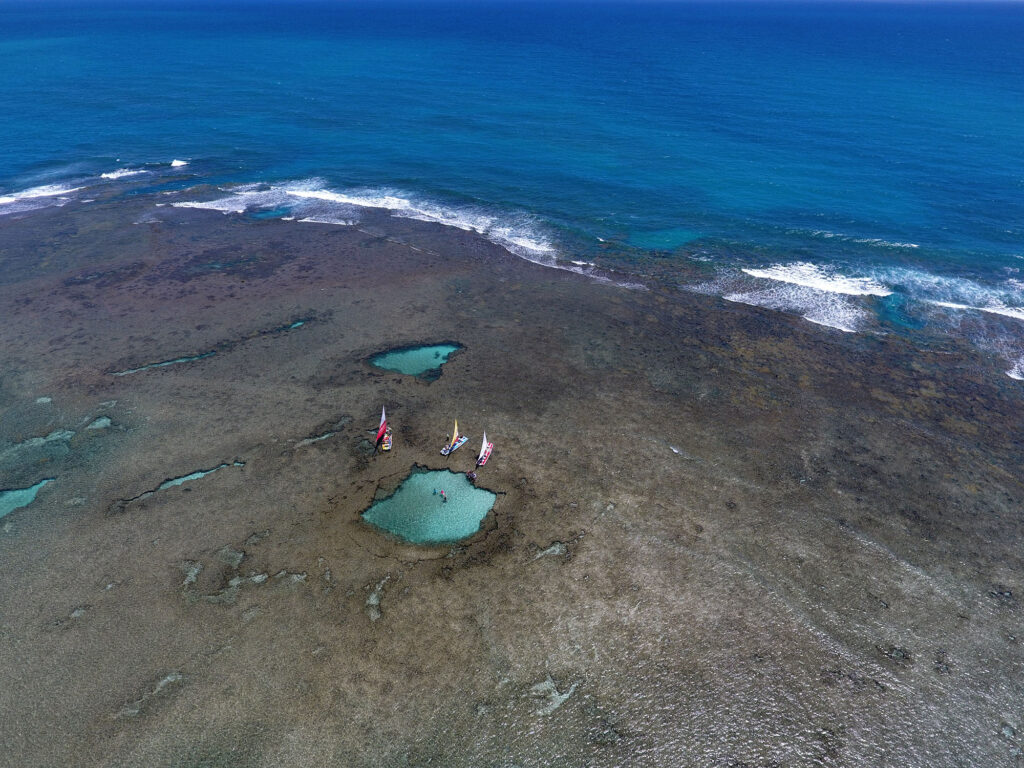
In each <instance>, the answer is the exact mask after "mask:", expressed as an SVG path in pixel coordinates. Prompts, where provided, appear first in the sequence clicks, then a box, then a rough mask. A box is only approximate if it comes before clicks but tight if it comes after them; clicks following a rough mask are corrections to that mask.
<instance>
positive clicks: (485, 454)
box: [476, 443, 494, 467]
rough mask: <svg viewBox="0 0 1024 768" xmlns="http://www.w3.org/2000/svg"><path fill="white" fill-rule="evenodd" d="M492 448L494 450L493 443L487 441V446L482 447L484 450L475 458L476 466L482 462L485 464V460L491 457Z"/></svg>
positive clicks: (481, 464) (480, 465) (479, 465)
mask: <svg viewBox="0 0 1024 768" xmlns="http://www.w3.org/2000/svg"><path fill="white" fill-rule="evenodd" d="M493 450H494V443H488V444H487V447H486V448H485V449H484V452H483V453H482V454H481V455H480V458H478V459H477V460H476V465H477V466H478V467H482V466H483V465H484V464H486V463H487V460H488V459H489V458H491V451H493Z"/></svg>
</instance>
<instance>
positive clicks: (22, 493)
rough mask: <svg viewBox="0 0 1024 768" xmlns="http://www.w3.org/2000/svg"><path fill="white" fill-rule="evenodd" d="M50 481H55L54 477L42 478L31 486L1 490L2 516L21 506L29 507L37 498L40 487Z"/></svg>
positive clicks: (0, 506) (0, 508)
mask: <svg viewBox="0 0 1024 768" xmlns="http://www.w3.org/2000/svg"><path fill="white" fill-rule="evenodd" d="M50 482H53V478H52V477H49V478H47V479H46V480H40V481H39V482H38V483H36V484H35V485H33V486H31V487H30V488H13V489H11V490H9V491H0V517H4V516H5V515H7V514H8V513H10V512H13V511H14V510H16V509H19V508H21V507H27V506H28V505H29V504H31V503H32V502H33V501H35V500H36V494H37V493H39V489H40V488H42V487H43V486H44V485H46V484H47V483H50Z"/></svg>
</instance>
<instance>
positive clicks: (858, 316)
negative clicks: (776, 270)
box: [722, 286, 869, 333]
mask: <svg viewBox="0 0 1024 768" xmlns="http://www.w3.org/2000/svg"><path fill="white" fill-rule="evenodd" d="M722 298H723V299H725V300H726V301H733V302H736V303H739V304H751V305H753V306H756V307H764V308H765V309H773V310H775V311H777V312H787V313H792V312H795V313H798V314H799V315H800V316H801V317H803V319H804V320H807V321H808V322H811V323H815V324H816V325H824V326H827V327H829V328H835V329H836V330H839V331H843V332H844V333H856V332H857V331H859V330H861V329H862V328H863V326H864V325H865V324H866V323H867V321H868V317H869V316H868V313H867V312H866V311H865V310H864V309H863V308H861V307H858V306H855V305H854V304H852V303H851V300H850V299H847V298H845V297H842V296H837V295H834V294H832V295H829V294H828V293H824V292H821V291H815V290H814V289H809V288H805V287H800V286H793V287H788V286H787V287H780V288H777V289H769V290H763V291H748V292H736V293H727V294H725V295H723V296H722Z"/></svg>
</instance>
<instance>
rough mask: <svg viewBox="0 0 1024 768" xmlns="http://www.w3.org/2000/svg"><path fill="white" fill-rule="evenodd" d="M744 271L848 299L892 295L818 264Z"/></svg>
mask: <svg viewBox="0 0 1024 768" xmlns="http://www.w3.org/2000/svg"><path fill="white" fill-rule="evenodd" d="M742 271H743V272H745V273H746V274H748V275H750V276H751V277H757V278H761V279H764V280H775V281H778V282H782V283H792V284H793V285H802V286H804V287H805V288H814V289H815V290H818V291H828V292H830V293H843V294H846V295H848V296H888V295H889V294H891V293H892V291H891V290H889V289H888V288H886V287H885V286H884V285H882V284H881V283H879V282H877V281H875V280H874V279H872V278H870V277H847V276H845V275H841V274H838V273H834V272H833V273H830V272H826V271H825V270H824V269H822V268H821V267H819V266H817V265H816V264H810V263H808V262H802V261H798V262H794V263H792V264H773V265H772V266H770V267H765V268H763V269H751V268H746V267H745V268H743V270H742Z"/></svg>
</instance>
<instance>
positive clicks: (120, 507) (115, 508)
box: [110, 461, 245, 512]
mask: <svg viewBox="0 0 1024 768" xmlns="http://www.w3.org/2000/svg"><path fill="white" fill-rule="evenodd" d="M244 466H245V462H244V461H231V462H224V463H223V464H218V465H217V466H215V467H211V468H210V469H200V470H197V471H195V472H190V473H189V474H187V475H181V476H180V477H172V478H170V479H169V480H164V481H163V482H162V483H160V485H158V486H157V487H156V488H152V489H150V490H148V491H143V492H142V493H140V494H139V495H138V496H132V497H131V498H130V499H118V500H117V501H115V502H114V503H113V504H111V505H110V511H111V512H119V511H121V512H123V511H124V509H125V508H126V507H127V506H128V505H129V504H131V503H133V502H136V501H142V500H143V499H148V498H149V497H150V496H152V495H154V494H156V493H159V492H160V491H166V490H167V489H168V488H173V487H175V486H178V485H184V484H185V483H188V482H191V481H192V480H198V479H200V478H202V477H206V476H207V475H212V474H213V473H214V472H217V471H219V470H221V469H224V468H225V467H244Z"/></svg>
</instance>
